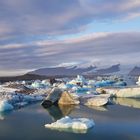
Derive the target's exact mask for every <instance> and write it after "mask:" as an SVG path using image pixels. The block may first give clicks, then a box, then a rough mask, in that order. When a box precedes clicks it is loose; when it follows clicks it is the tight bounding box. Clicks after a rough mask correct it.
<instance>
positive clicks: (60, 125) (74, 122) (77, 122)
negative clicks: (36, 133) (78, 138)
mask: <svg viewBox="0 0 140 140" xmlns="http://www.w3.org/2000/svg"><path fill="white" fill-rule="evenodd" d="M94 125H95V123H94V121H93V120H91V119H87V118H74V119H72V118H70V117H68V116H66V117H64V118H62V119H60V120H57V121H56V122H54V123H51V124H46V125H45V127H46V128H50V129H56V130H59V131H70V132H74V133H86V132H87V130H88V129H89V128H92V127H93V126H94Z"/></svg>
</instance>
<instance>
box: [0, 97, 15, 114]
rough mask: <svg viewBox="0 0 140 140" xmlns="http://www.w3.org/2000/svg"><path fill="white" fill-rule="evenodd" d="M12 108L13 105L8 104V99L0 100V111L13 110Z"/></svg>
mask: <svg viewBox="0 0 140 140" xmlns="http://www.w3.org/2000/svg"><path fill="white" fill-rule="evenodd" d="M13 109H14V107H13V106H12V105H11V104H9V103H8V101H6V100H3V101H0V112H3V111H8V110H13Z"/></svg>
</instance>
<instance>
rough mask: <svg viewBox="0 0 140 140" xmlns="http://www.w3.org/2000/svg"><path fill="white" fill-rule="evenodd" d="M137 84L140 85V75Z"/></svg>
mask: <svg viewBox="0 0 140 140" xmlns="http://www.w3.org/2000/svg"><path fill="white" fill-rule="evenodd" d="M136 84H137V85H140V76H139V78H138V81H137V82H136Z"/></svg>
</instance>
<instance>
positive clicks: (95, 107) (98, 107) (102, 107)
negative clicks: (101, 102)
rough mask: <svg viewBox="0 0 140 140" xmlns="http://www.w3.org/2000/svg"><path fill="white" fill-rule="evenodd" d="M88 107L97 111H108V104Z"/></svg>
mask: <svg viewBox="0 0 140 140" xmlns="http://www.w3.org/2000/svg"><path fill="white" fill-rule="evenodd" d="M87 107H88V108H91V109H94V110H97V111H108V109H107V107H106V106H87Z"/></svg>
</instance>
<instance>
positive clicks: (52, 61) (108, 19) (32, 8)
mask: <svg viewBox="0 0 140 140" xmlns="http://www.w3.org/2000/svg"><path fill="white" fill-rule="evenodd" d="M139 60H140V1H139V0H0V76H12V75H20V74H23V73H26V72H28V71H32V70H35V69H39V68H45V67H55V66H69V65H79V66H80V65H95V66H101V65H110V66H111V65H113V64H118V63H120V64H121V65H125V66H130V65H134V66H136V65H137V66H140V61H139Z"/></svg>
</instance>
